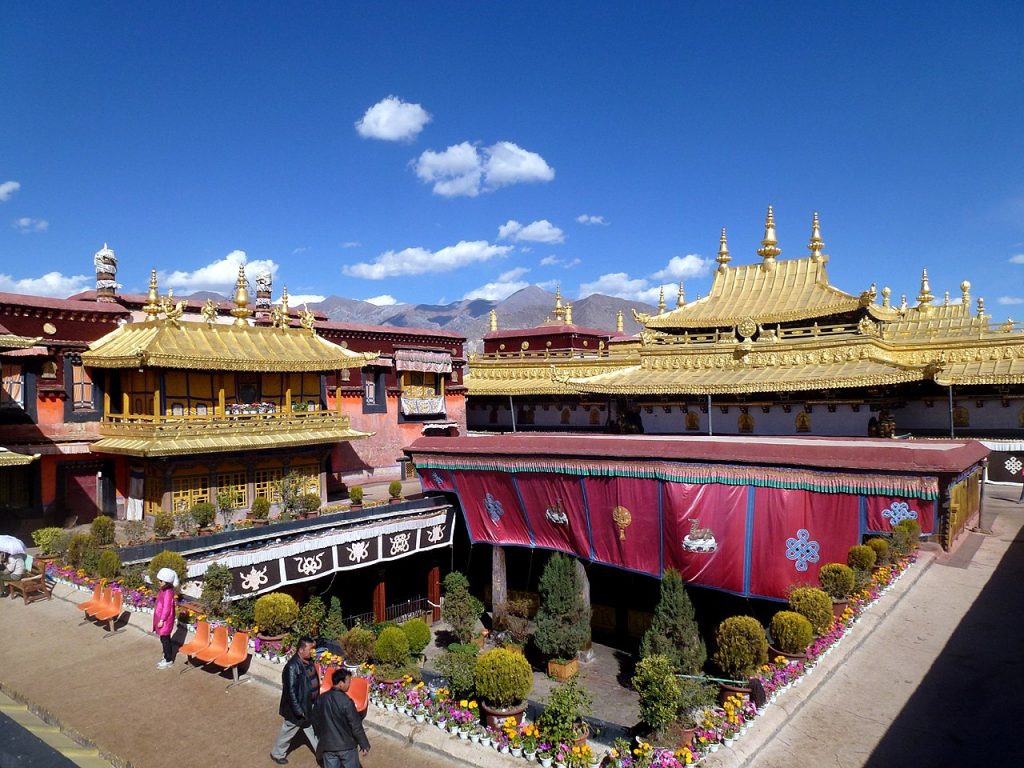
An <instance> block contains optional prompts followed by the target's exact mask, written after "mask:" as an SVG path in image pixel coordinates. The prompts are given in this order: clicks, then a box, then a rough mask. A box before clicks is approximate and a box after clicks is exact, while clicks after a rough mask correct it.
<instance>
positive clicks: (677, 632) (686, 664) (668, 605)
mask: <svg viewBox="0 0 1024 768" xmlns="http://www.w3.org/2000/svg"><path fill="white" fill-rule="evenodd" d="M654 655H660V656H666V657H668V659H669V660H670V661H671V662H672V666H673V667H674V668H675V670H676V672H677V673H679V674H683V675H695V674H698V673H699V672H700V671H701V669H702V668H703V667H704V662H705V661H707V658H708V654H707V649H706V648H705V647H704V640H703V639H702V638H701V636H700V627H698V626H697V619H696V617H695V615H694V612H693V604H692V603H691V602H690V596H689V595H688V594H687V593H686V587H685V586H683V580H682V578H681V577H680V575H679V572H678V571H676V570H673V569H671V568H669V569H668V570H666V571H665V575H664V576H663V577H662V579H661V598H660V599H659V600H658V607H657V608H655V609H654V619H653V620H652V621H651V626H650V628H649V629H648V630H647V632H646V633H644V638H643V641H642V642H641V643H640V656H641V658H646V657H648V656H654Z"/></svg>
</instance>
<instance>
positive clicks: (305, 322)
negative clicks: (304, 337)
mask: <svg viewBox="0 0 1024 768" xmlns="http://www.w3.org/2000/svg"><path fill="white" fill-rule="evenodd" d="M299 325H301V326H302V327H303V328H305V329H306V330H307V331H309V332H310V333H311V334H312V335H314V336H316V316H315V315H314V314H313V313H312V312H310V311H309V307H307V306H306V305H305V304H303V305H302V311H301V312H299Z"/></svg>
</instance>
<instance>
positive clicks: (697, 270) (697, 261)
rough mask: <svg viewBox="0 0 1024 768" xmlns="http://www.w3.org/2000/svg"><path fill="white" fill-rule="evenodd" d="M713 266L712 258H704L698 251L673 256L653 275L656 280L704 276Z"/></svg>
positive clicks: (678, 279) (677, 279)
mask: <svg viewBox="0 0 1024 768" xmlns="http://www.w3.org/2000/svg"><path fill="white" fill-rule="evenodd" d="M710 268H711V260H710V259H703V258H701V257H700V256H698V255H697V254H696V253H690V254H687V255H686V256H673V257H672V258H671V259H669V260H668V265H666V267H665V268H664V269H660V270H658V271H657V272H655V273H654V274H653V275H651V277H652V278H653V279H655V280H675V281H676V282H679V281H680V280H688V279H689V278H691V277H703V276H704V275H706V274H707V273H708V270H710Z"/></svg>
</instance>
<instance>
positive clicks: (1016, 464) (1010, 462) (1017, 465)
mask: <svg viewBox="0 0 1024 768" xmlns="http://www.w3.org/2000/svg"><path fill="white" fill-rule="evenodd" d="M1021 467H1024V464H1021V462H1020V459H1018V458H1017V457H1016V456H1011V457H1010V458H1008V459H1007V460H1006V471H1007V472H1009V473H1010V474H1011V475H1016V474H1017V473H1019V472H1020V470H1021Z"/></svg>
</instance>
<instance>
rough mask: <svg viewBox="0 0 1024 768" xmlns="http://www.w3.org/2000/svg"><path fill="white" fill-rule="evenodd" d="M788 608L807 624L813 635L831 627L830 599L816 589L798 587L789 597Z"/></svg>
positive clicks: (826, 594)
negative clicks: (801, 617) (807, 622)
mask: <svg viewBox="0 0 1024 768" xmlns="http://www.w3.org/2000/svg"><path fill="white" fill-rule="evenodd" d="M789 607H790V609H791V610H794V611H796V612H797V613H799V614H800V615H801V616H803V617H804V618H805V619H807V620H808V621H809V622H811V630H812V631H813V632H814V634H815V635H820V634H822V633H823V632H825V631H827V630H828V628H829V627H831V626H832V619H833V616H832V598H831V597H829V596H828V593H827V592H824V591H822V590H820V589H818V588H816V587H799V588H797V589H794V590H793V592H792V593H791V594H790V596H789Z"/></svg>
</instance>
